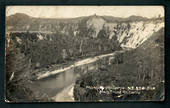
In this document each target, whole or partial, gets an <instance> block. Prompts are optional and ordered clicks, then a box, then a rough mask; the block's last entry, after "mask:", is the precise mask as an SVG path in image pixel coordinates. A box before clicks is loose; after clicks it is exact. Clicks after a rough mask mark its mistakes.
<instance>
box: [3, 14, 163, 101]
mask: <svg viewBox="0 0 170 108" xmlns="http://www.w3.org/2000/svg"><path fill="white" fill-rule="evenodd" d="M162 28H164V18H152V19H148V18H144V17H140V16H130V17H128V18H118V17H113V16H98V15H91V16H86V17H77V18H67V19H49V18H48V19H47V18H46V19H45V18H34V17H30V16H28V15H25V14H22V13H17V14H14V15H11V16H8V17H7V18H6V31H7V32H6V72H7V74H6V75H7V76H6V77H7V78H6V79H7V85H8V86H7V87H8V90H9V91H7V94H16V92H18V91H20V92H18V93H19V94H20V93H21V94H23V95H24V94H25V95H24V96H25V98H26V97H27V98H28V99H27V100H32V99H35V100H36V99H37V97H34V95H31V96H32V97H29V95H30V94H31V92H28V91H31V90H30V89H31V88H29V87H25V86H24V83H28V82H29V81H33V80H35V79H36V77H37V75H39V74H41V73H44V72H46V71H49V70H55V69H57V68H58V67H64V66H67V65H69V64H71V63H74V62H75V61H77V60H81V59H84V58H88V57H94V56H98V55H102V54H108V53H114V52H116V51H120V50H125V51H126V50H127V49H133V50H130V51H126V53H124V54H119V53H116V56H115V57H112V58H109V59H108V58H107V59H103V60H101V61H99V62H98V66H99V70H98V71H94V72H88V74H86V75H84V76H82V77H81V78H80V79H78V80H77V86H78V87H77V89H76V86H75V98H76V99H77V100H79V99H78V96H77V94H76V93H77V91H76V90H79V83H81V82H82V81H84V82H83V84H85V85H86V84H87V85H88V84H89V83H90V84H93V82H95V83H94V84H97V85H99V86H100V85H102V84H103V86H104V85H109V84H114V85H117V86H127V85H132V84H136V83H137V84H139V85H137V86H142V85H150V83H152V82H154V83H153V84H158V85H159V83H160V81H161V80H162V79H163V76H161V75H163V74H162V73H161V72H162V69H163V68H162V65H163V63H162V61H163V60H162V58H163V57H164V55H161V54H163V50H164V49H163V48H164V46H163V43H162V41H163V39H162V38H160V36H163V35H164V34H162V33H163V29H162ZM114 58H116V59H114ZM112 59H113V60H112ZM108 62H109V65H108ZM158 67H159V68H158ZM80 72H81V71H80ZM155 72H156V73H155ZM154 73H155V74H154ZM93 77H94V78H93ZM89 78H90V79H89ZM85 79H89V80H87V81H88V82H86V80H85ZM155 80H156V81H155ZM122 82H124V83H122ZM20 87H21V88H20ZM83 87H84V85H83ZM13 88H16V89H15V90H14V89H13ZM22 88H23V89H22ZM83 89H84V88H83ZM27 90H28V91H27ZM27 92H28V94H27ZM92 93H93V92H92ZM19 94H16V95H19ZM38 94H41V93H38ZM80 94H81V91H80ZM7 96H10V95H7ZM76 96H77V97H76ZM92 96H93V95H92ZM16 97H17V96H16ZM87 97H88V96H87ZM94 97H95V96H94ZM106 97H107V96H106ZM8 98H10V99H11V100H13V97H8ZM19 98H21V97H19ZM45 98H47V97H46V96H45ZM47 99H48V98H47ZM98 99H100V96H99V98H96V97H95V99H94V100H98ZM110 99H111V100H112V98H110V97H108V100H110ZM116 99H117V98H116ZM147 99H148V98H147ZM14 100H17V99H14ZM49 100H50V99H49ZM84 100H89V99H88V98H87V99H86V98H85V99H84Z"/></svg>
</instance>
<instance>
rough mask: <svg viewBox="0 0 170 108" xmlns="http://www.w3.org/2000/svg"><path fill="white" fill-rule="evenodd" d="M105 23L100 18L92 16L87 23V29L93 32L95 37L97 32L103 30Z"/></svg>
mask: <svg viewBox="0 0 170 108" xmlns="http://www.w3.org/2000/svg"><path fill="white" fill-rule="evenodd" d="M105 22H106V21H105V20H104V19H102V18H100V17H97V16H94V17H92V18H90V19H89V20H88V21H87V23H86V24H87V28H90V29H92V30H94V31H95V32H94V33H93V37H97V35H98V33H99V31H100V30H101V29H102V28H103V25H104V23H105Z"/></svg>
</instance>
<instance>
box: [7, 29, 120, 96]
mask: <svg viewBox="0 0 170 108" xmlns="http://www.w3.org/2000/svg"><path fill="white" fill-rule="evenodd" d="M85 32H86V31H82V32H80V33H79V35H78V36H76V37H75V36H73V35H71V34H72V33H69V35H66V34H62V33H59V32H58V33H52V34H47V33H29V32H26V33H11V34H9V37H8V38H6V39H7V40H6V43H7V44H8V45H7V48H6V49H7V50H6V73H7V90H9V91H8V93H11V92H13V91H12V90H18V89H20V88H23V87H17V86H16V85H15V84H17V85H19V86H20V85H22V83H21V82H24V83H25V82H28V81H29V80H32V79H34V78H36V76H35V75H36V74H37V71H36V72H35V70H39V69H45V68H49V67H50V66H51V65H54V64H63V63H68V62H70V61H75V60H77V59H80V58H82V57H83V58H84V57H88V56H94V55H99V54H103V53H110V52H113V51H115V50H120V46H119V44H118V42H117V41H116V40H114V39H106V38H105V37H102V36H100V38H97V39H94V38H91V37H87V36H85ZM99 34H100V35H101V34H104V32H100V33H99ZM70 35H71V36H70ZM9 38H10V43H8V39H9ZM39 72H41V71H39ZM12 75H13V76H14V78H12V80H9V79H10V77H11V76H12ZM27 80H28V81H27ZM24 83H23V84H24ZM16 88H18V89H16ZM11 89H12V90H11ZM21 91H23V90H21ZM7 96H12V95H10V94H7ZM16 97H17V96H16ZM23 98H24V97H23ZM31 98H32V97H31ZM31 98H30V99H31ZM32 99H34V98H32Z"/></svg>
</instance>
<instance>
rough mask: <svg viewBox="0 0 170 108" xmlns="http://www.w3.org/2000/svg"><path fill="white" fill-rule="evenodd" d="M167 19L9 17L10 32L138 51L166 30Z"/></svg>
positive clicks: (95, 16) (138, 17)
mask: <svg viewBox="0 0 170 108" xmlns="http://www.w3.org/2000/svg"><path fill="white" fill-rule="evenodd" d="M163 21H164V18H152V19H148V18H144V17H140V16H131V17H128V18H116V17H111V16H97V15H92V16H88V17H78V18H68V19H42V18H41V19H40V18H32V17H29V16H27V15H23V14H19V13H18V14H15V15H13V16H9V17H7V20H6V23H7V31H30V32H46V33H48V32H52V33H62V34H64V35H69V36H71V37H73V36H81V37H82V36H83V37H92V38H97V37H99V36H101V35H102V36H103V37H105V38H108V39H112V38H114V39H117V40H118V41H119V43H120V44H121V47H123V48H124V47H130V48H136V47H138V46H139V45H140V44H142V43H143V42H144V41H145V40H147V39H148V38H149V37H150V36H151V35H152V34H153V33H154V32H157V31H158V30H160V29H161V28H162V27H164V22H163Z"/></svg>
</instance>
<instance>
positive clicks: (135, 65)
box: [74, 28, 164, 101]
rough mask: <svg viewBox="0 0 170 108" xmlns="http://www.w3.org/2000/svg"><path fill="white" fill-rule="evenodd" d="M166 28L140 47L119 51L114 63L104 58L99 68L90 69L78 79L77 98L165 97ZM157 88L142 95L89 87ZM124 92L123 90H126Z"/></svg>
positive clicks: (155, 99) (115, 99)
mask: <svg viewBox="0 0 170 108" xmlns="http://www.w3.org/2000/svg"><path fill="white" fill-rule="evenodd" d="M163 36H164V30H163V28H162V29H161V30H159V31H158V32H155V33H154V34H153V35H152V36H151V37H150V38H149V39H148V40H146V41H145V42H144V43H143V44H141V45H140V46H139V47H138V48H136V49H134V50H130V51H127V52H125V53H124V54H118V55H117V56H116V58H115V59H113V60H112V61H111V64H110V63H108V62H107V61H100V62H99V63H98V64H100V65H99V69H98V70H97V71H88V72H87V74H85V75H83V76H82V77H80V78H79V79H77V81H76V86H75V89H74V96H75V99H76V100H77V101H117V100H154V101H157V100H160V99H161V100H164V97H162V96H163V94H164V83H162V82H164V65H163V64H164V37H163ZM88 86H90V87H100V88H101V87H132V86H133V87H155V90H154V91H152V90H143V91H141V92H140V94H124V93H122V94H116V93H114V92H109V93H107V89H106V91H105V92H106V93H100V92H99V91H100V90H99V91H98V90H95V89H87V87H88ZM122 91H123V90H122Z"/></svg>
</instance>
